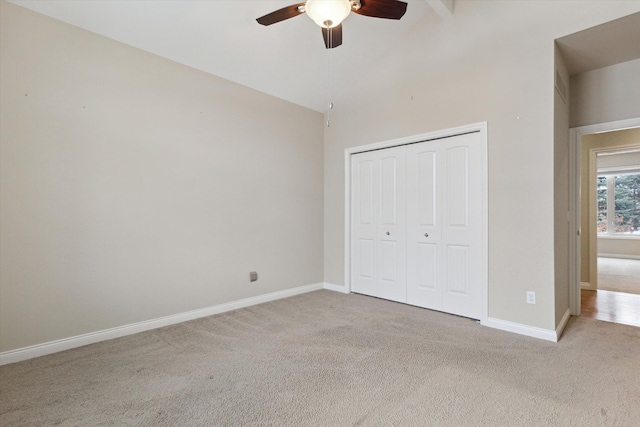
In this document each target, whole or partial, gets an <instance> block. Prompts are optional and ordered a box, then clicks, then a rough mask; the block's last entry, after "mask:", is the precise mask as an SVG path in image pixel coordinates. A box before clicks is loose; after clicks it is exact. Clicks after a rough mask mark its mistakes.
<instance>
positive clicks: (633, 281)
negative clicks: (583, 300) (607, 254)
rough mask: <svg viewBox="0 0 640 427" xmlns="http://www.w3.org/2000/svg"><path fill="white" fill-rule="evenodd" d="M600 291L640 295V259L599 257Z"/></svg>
mask: <svg viewBox="0 0 640 427" xmlns="http://www.w3.org/2000/svg"><path fill="white" fill-rule="evenodd" d="M598 289H604V290H606V291H616V292H627V293H630V294H640V259H622V258H604V257H598Z"/></svg>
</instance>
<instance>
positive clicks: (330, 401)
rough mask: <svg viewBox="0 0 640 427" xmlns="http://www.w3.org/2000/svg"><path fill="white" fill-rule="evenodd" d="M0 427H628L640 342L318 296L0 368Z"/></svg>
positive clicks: (635, 417) (635, 421)
mask: <svg viewBox="0 0 640 427" xmlns="http://www.w3.org/2000/svg"><path fill="white" fill-rule="evenodd" d="M0 425H2V426H13V425H19V426H22V425H34V426H35V425H63V426H72V425H73V426H75V425H77V426H89V425H117V426H134V425H135V426H170V425H171V426H223V425H224V426H226V425H230V426H240V425H246V426H263V425H269V426H277V425H291V426H306V425H308V426H311V425H318V426H352V425H363V426H380V425H405V426H427V425H445V426H553V425H562V426H568V425H576V426H638V425H640V328H635V327H630V326H624V325H617V324H613V323H607V322H601V321H597V320H590V319H583V318H577V319H572V320H571V321H570V323H569V325H568V327H567V330H566V332H565V335H564V336H563V338H562V339H561V340H560V342H559V343H557V344H556V343H551V342H546V341H541V340H537V339H534V338H528V337H524V336H519V335H515V334H511V333H507V332H502V331H498V330H494V329H490V328H487V327H483V326H480V325H479V324H477V323H476V322H475V321H472V320H469V319H464V318H460V317H455V316H450V315H447V314H442V313H438V312H433V311H428V310H423V309H420V308H416V307H411V306H408V305H402V304H396V303H392V302H388V301H382V300H378V299H375V298H369V297H365V296H360V295H342V294H339V293H334V292H330V291H317V292H313V293H310V294H305V295H300V296H297V297H293V298H289V299H286V300H280V301H274V302H271V303H267V304H262V305H259V306H255V307H250V308H245V309H241V310H237V311H234V312H229V313H224V314H220V315H217V316H212V317H208V318H204V319H199V320H195V321H191V322H187V323H183V324H179V325H174V326H170V327H166V328H162V329H158V330H154V331H149V332H145V333H141V334H137V335H133V336H129V337H124V338H120V339H116V340H112V341H107V342H103V343H99V344H94V345H90V346H86V347H83V348H78V349H75V350H70V351H66V352H62V353H58V354H54V355H50V356H45V357H41V358H37V359H33V360H29V361H25V362H21V363H16V364H12V365H7V366H3V367H0Z"/></svg>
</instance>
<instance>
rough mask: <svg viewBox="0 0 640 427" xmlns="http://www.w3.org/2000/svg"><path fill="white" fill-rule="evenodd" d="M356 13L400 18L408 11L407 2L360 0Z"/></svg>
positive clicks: (373, 16) (374, 16) (376, 16)
mask: <svg viewBox="0 0 640 427" xmlns="http://www.w3.org/2000/svg"><path fill="white" fill-rule="evenodd" d="M360 4H361V5H362V6H361V7H360V9H358V10H354V12H355V13H357V14H359V15H364V16H371V17H372V18H385V19H400V18H402V16H404V13H405V12H406V11H407V3H405V2H403V1H398V0H360Z"/></svg>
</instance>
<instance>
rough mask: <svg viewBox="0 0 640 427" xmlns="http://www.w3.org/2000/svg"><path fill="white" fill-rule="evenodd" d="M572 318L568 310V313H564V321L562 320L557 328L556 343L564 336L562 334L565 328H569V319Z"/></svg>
mask: <svg viewBox="0 0 640 427" xmlns="http://www.w3.org/2000/svg"><path fill="white" fill-rule="evenodd" d="M570 318H571V310H570V309H568V308H567V311H565V312H564V315H563V316H562V319H560V323H558V327H557V328H556V342H557V341H558V340H559V339H560V337H561V336H562V332H563V331H564V328H566V327H567V323H569V319H570Z"/></svg>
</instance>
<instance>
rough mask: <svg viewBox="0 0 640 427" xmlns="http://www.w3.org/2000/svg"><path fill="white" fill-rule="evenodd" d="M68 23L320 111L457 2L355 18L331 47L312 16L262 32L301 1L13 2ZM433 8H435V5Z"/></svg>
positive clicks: (412, 0)
mask: <svg viewBox="0 0 640 427" xmlns="http://www.w3.org/2000/svg"><path fill="white" fill-rule="evenodd" d="M9 1H10V2H12V3H15V4H18V5H20V6H23V7H26V8H29V9H32V10H34V11H36V12H39V13H42V14H45V15H48V16H51V17H53V18H56V19H59V20H61V21H64V22H67V23H69V24H72V25H75V26H78V27H80V28H83V29H86V30H89V31H92V32H94V33H97V34H100V35H103V36H106V37H108V38H111V39H113V40H117V41H120V42H122V43H125V44H128V45H131V46H134V47H136V48H139V49H142V50H144V51H147V52H151V53H154V54H156V55H159V56H162V57H165V58H168V59H171V60H173V61H176V62H179V63H182V64H185V65H188V66H190V67H193V68H196V69H199V70H202V71H205V72H208V73H211V74H214V75H217V76H220V77H223V78H225V79H228V80H231V81H234V82H237V83H240V84H242V85H245V86H249V87H251V88H254V89H257V90H259V91H261V92H265V93H268V94H270V95H274V96H277V97H279V98H282V99H285V100H288V101H290V102H293V103H295V104H299V105H302V106H305V107H308V108H311V109H314V110H317V111H325V110H326V103H327V99H328V98H327V92H328V90H329V83H330V85H331V90H334V91H340V90H344V89H346V88H347V87H348V86H349V84H351V83H352V82H353V80H354V79H357V78H358V76H359V75H360V74H362V73H366V72H367V69H369V68H370V67H375V64H376V61H377V60H378V59H379V57H380V56H381V55H384V54H385V52H387V51H389V50H390V49H393V47H394V46H395V45H396V44H397V43H399V42H400V40H401V39H402V38H403V36H405V34H406V33H407V32H408V31H409V30H410V29H411V28H412V27H413V26H414V25H415V24H416V23H417V22H418V21H419V20H420V19H422V18H423V17H424V15H425V14H427V13H438V12H439V13H443V12H444V13H449V14H450V12H448V11H447V7H449V8H450V7H451V6H452V4H453V0H405V2H407V3H408V8H407V13H406V14H405V16H404V17H403V18H402V19H401V20H400V21H394V20H386V19H376V18H370V17H365V16H360V15H356V14H353V13H352V14H350V16H349V17H348V18H347V19H346V20H345V22H344V24H343V40H344V43H343V45H342V46H340V47H338V48H335V49H331V50H327V49H325V47H324V42H323V39H322V33H321V29H320V28H319V27H318V26H317V25H316V24H315V23H314V22H313V21H312V20H311V19H309V18H308V17H307V16H299V17H296V18H294V19H289V20H287V21H283V22H280V23H277V24H275V25H272V26H269V27H264V26H262V25H259V24H258V23H257V22H256V18H258V17H260V16H262V15H265V14H267V13H269V12H272V11H274V10H276V9H279V8H282V7H285V6H288V5H291V4H293V3H296V2H299V1H300V0H298V1H296V0H187V1H185V0H163V1H140V0H116V1H114V0H83V1H79V0H49V1H39V0H9ZM430 3H431V4H432V5H435V8H434V6H430Z"/></svg>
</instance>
